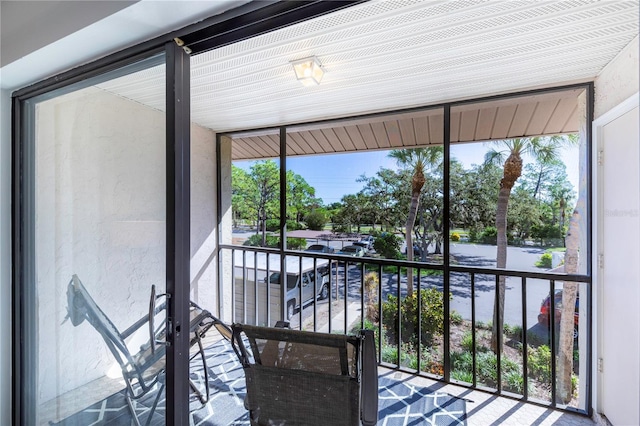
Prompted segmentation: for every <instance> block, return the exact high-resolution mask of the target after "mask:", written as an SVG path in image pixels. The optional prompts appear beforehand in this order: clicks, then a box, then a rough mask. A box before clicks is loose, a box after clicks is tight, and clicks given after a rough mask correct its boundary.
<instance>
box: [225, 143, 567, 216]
mask: <svg viewBox="0 0 640 426" xmlns="http://www.w3.org/2000/svg"><path fill="white" fill-rule="evenodd" d="M488 149H489V146H488V145H487V144H484V143H474V144H464V145H458V146H452V148H451V156H452V157H455V158H457V159H458V161H460V162H461V163H462V164H463V165H464V166H465V168H469V167H470V166H471V165H472V164H480V163H482V161H483V160H484V154H485V152H487V150H488ZM577 157H578V148H577V147H576V148H569V149H564V150H563V151H562V158H563V159H564V162H565V164H566V166H567V174H568V176H569V181H570V182H571V183H572V184H573V186H574V188H576V189H577V183H578V162H577ZM525 161H526V159H525ZM234 164H235V165H236V166H238V167H241V168H243V169H245V170H248V169H249V167H250V166H251V164H252V162H251V161H238V162H234ZM287 168H288V169H289V170H293V171H294V172H295V173H297V174H299V175H301V176H302V177H304V179H305V180H306V181H307V182H308V183H309V184H310V185H311V186H313V187H314V188H315V189H316V196H317V197H320V198H322V200H323V201H324V203H325V204H331V203H334V202H337V201H340V200H341V199H342V197H343V196H344V195H346V194H355V193H356V192H358V191H359V190H360V189H362V186H363V184H362V183H361V182H356V180H357V179H358V177H360V176H362V175H363V174H364V175H365V176H367V177H371V176H374V175H375V174H376V172H377V171H378V170H380V168H389V169H397V164H396V162H395V160H393V159H391V158H389V157H388V151H368V152H362V153H350V154H332V155H320V156H309V157H289V158H287Z"/></svg>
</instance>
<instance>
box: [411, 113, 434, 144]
mask: <svg viewBox="0 0 640 426" xmlns="http://www.w3.org/2000/svg"><path fill="white" fill-rule="evenodd" d="M412 121H413V126H412V127H413V129H412V130H413V135H414V137H415V141H416V145H418V146H425V145H429V143H430V142H431V134H430V130H429V127H430V126H429V118H428V117H416V118H414V119H413V120H412Z"/></svg>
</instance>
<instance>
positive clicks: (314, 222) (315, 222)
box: [304, 210, 328, 231]
mask: <svg viewBox="0 0 640 426" xmlns="http://www.w3.org/2000/svg"><path fill="white" fill-rule="evenodd" d="M304 221H305V222H306V223H307V227H308V228H309V229H312V230H314V231H322V230H323V229H324V226H325V225H326V224H327V221H328V218H327V215H326V214H325V213H324V212H323V211H322V210H313V211H312V212H311V213H309V214H307V215H306V216H305V217H304Z"/></svg>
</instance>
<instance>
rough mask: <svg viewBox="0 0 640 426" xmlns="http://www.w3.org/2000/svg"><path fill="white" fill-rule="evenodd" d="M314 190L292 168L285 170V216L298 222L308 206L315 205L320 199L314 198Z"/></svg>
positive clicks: (318, 203)
mask: <svg viewBox="0 0 640 426" xmlns="http://www.w3.org/2000/svg"><path fill="white" fill-rule="evenodd" d="M315 195H316V190H315V188H314V187H312V186H311V185H309V184H308V183H307V181H306V180H305V179H304V178H303V177H302V176H300V175H299V174H296V173H294V172H293V171H292V170H287V216H288V217H289V218H290V219H293V220H295V221H296V222H300V221H301V218H302V216H303V215H304V213H305V212H306V211H307V210H308V209H309V208H310V207H317V206H319V205H320V204H321V203H322V200H318V199H317V198H315Z"/></svg>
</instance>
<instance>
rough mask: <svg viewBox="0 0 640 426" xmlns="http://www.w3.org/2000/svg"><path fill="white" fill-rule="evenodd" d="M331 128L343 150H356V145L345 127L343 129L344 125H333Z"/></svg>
mask: <svg viewBox="0 0 640 426" xmlns="http://www.w3.org/2000/svg"><path fill="white" fill-rule="evenodd" d="M331 130H332V131H333V132H334V133H335V135H336V137H337V138H338V139H339V140H340V143H342V146H343V147H344V149H345V151H355V150H356V146H355V144H354V143H353V141H352V140H351V137H350V136H349V133H348V132H347V129H345V128H344V127H334V128H333V129H331Z"/></svg>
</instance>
